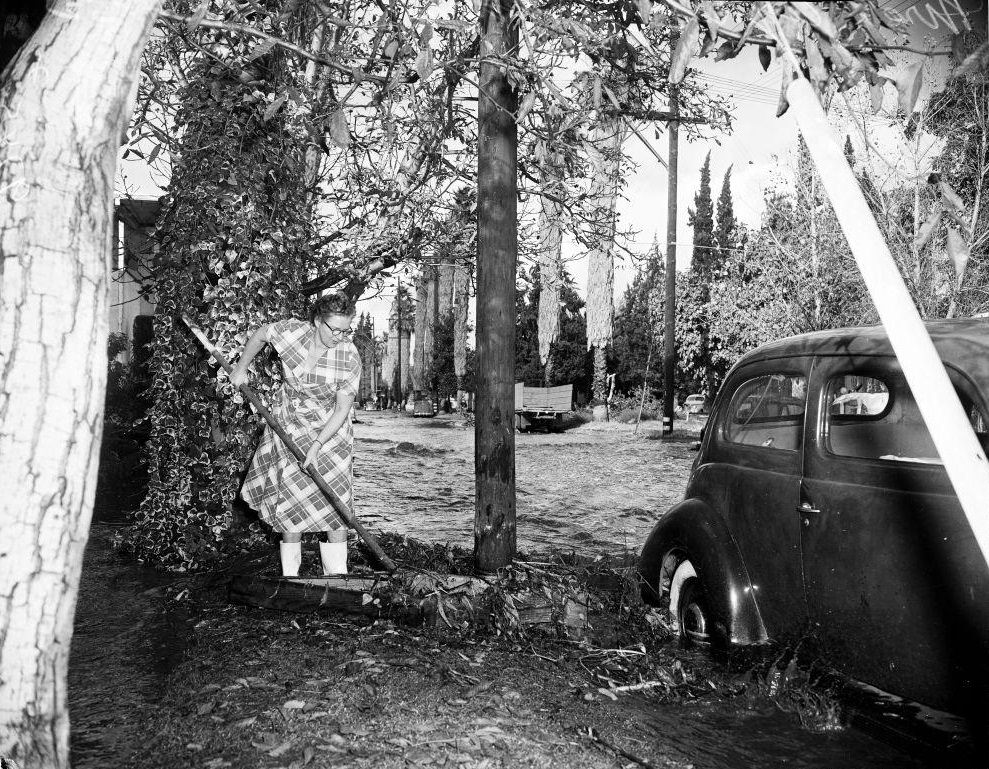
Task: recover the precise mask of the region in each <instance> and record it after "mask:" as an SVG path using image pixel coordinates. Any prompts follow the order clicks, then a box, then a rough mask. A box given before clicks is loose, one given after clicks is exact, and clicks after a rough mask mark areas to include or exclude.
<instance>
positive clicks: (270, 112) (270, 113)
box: [262, 93, 288, 123]
mask: <svg viewBox="0 0 989 769" xmlns="http://www.w3.org/2000/svg"><path fill="white" fill-rule="evenodd" d="M286 101H288V94H287V93H283V94H282V95H281V96H279V97H278V98H277V99H275V100H274V101H273V102H272V103H271V104H269V105H268V108H267V109H266V110H265V111H264V115H263V117H262V120H264V122H265V123H267V122H268V121H269V120H271V119H272V118H273V117H274V116H275V113H277V112H278V110H280V109H281V108H282V105H283V104H284V103H285V102H286Z"/></svg>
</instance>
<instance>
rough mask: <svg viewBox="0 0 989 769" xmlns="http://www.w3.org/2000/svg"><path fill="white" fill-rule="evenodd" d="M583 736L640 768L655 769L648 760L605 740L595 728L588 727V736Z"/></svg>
mask: <svg viewBox="0 0 989 769" xmlns="http://www.w3.org/2000/svg"><path fill="white" fill-rule="evenodd" d="M583 736H585V737H589V738H590V739H591V741H592V742H596V743H598V744H599V745H604V746H605V747H606V748H608V750H611V751H613V752H615V753H617V754H618V755H619V756H621V757H622V758H627V759H628V760H629V761H634V762H635V763H637V764H638V765H639V766H644V767H646V768H647V769H655V766H656V765H655V764H653V763H651V762H649V761H646V759H644V758H639V756H637V755H635V754H634V753H629V752H628V751H627V750H625V749H624V748H620V747H618V746H617V745H615V744H614V743H612V742H608V740H606V739H604V738H603V737H602V736H601V735H600V734H598V730H597V729H595V728H594V727H593V726H588V727H587V732H586V734H583Z"/></svg>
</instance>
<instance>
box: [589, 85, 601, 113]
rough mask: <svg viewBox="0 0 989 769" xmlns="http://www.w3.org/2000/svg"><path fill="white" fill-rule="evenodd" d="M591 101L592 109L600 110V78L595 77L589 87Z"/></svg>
mask: <svg viewBox="0 0 989 769" xmlns="http://www.w3.org/2000/svg"><path fill="white" fill-rule="evenodd" d="M591 101H592V103H593V104H594V109H601V78H600V77H595V78H594V83H593V85H592V86H591Z"/></svg>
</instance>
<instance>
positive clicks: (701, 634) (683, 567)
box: [670, 559, 712, 647]
mask: <svg viewBox="0 0 989 769" xmlns="http://www.w3.org/2000/svg"><path fill="white" fill-rule="evenodd" d="M670 615H671V619H672V620H673V621H674V622H675V623H676V627H677V631H678V633H679V635H680V643H681V644H683V646H685V647H691V646H710V645H711V624H712V623H711V613H710V609H709V604H708V601H707V596H706V594H705V591H704V584H703V583H702V582H701V579H700V577H699V576H697V571H696V570H695V569H694V565H693V564H692V563H691V562H690V561H689V560H688V559H685V560H682V561H680V563H679V564H677V566H676V569H675V570H674V572H673V576H672V577H671V579H670Z"/></svg>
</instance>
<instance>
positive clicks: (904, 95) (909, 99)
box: [895, 61, 924, 118]
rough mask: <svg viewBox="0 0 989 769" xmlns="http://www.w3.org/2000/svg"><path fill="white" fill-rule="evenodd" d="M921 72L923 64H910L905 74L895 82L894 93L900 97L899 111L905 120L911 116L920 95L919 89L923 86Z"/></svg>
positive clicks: (919, 62)
mask: <svg viewBox="0 0 989 769" xmlns="http://www.w3.org/2000/svg"><path fill="white" fill-rule="evenodd" d="M923 71H924V62H922V61H918V62H917V63H916V64H911V65H910V68H909V69H907V71H906V73H905V74H904V75H902V76H901V77H899V78H897V79H896V81H895V82H896V91H897V93H898V94H899V96H900V109H901V110H902V111H903V114H904V115H906V117H907V118H909V117H910V116H911V115H912V114H913V108H914V107H915V106H916V104H917V97H918V96H919V95H920V87H921V86H922V85H923V84H924V78H923Z"/></svg>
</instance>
